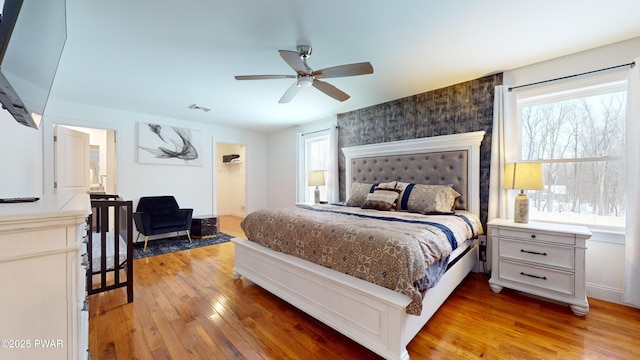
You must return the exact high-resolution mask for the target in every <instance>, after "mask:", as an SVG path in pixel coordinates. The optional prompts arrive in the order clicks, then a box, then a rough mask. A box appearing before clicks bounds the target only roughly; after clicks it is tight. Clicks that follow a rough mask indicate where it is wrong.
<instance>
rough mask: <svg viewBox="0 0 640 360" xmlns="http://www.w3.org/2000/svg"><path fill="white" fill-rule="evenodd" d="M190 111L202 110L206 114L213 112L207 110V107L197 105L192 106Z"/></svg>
mask: <svg viewBox="0 0 640 360" xmlns="http://www.w3.org/2000/svg"><path fill="white" fill-rule="evenodd" d="M189 109H191V110H202V111H204V112H209V111H211V109H209V108H206V107H204V106H200V105H196V104H193V105H190V106H189Z"/></svg>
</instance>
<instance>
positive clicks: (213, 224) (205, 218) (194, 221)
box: [190, 215, 218, 239]
mask: <svg viewBox="0 0 640 360" xmlns="http://www.w3.org/2000/svg"><path fill="white" fill-rule="evenodd" d="M190 233H191V237H192V238H194V239H208V238H212V237H216V236H217V235H218V217H217V216H215V215H194V216H193V217H192V218H191V230H190Z"/></svg>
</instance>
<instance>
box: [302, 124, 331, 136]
mask: <svg viewBox="0 0 640 360" xmlns="http://www.w3.org/2000/svg"><path fill="white" fill-rule="evenodd" d="M336 129H338V127H337V126H336ZM328 130H331V128H326V129H320V130H316V131H311V132H308V133H302V134H300V136H305V135H311V134H315V133H319V132H322V131H328Z"/></svg>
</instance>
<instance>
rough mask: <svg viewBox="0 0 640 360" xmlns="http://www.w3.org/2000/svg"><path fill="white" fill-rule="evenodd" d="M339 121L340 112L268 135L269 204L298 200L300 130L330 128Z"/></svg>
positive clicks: (288, 204)
mask: <svg viewBox="0 0 640 360" xmlns="http://www.w3.org/2000/svg"><path fill="white" fill-rule="evenodd" d="M336 124H337V116H331V117H328V118H325V119H321V120H317V121H313V122H309V123H306V124H302V125H299V126H294V127H290V128H287V129H284V130H281V131H278V132H274V133H271V134H269V135H268V137H267V143H268V148H269V172H268V174H267V193H268V194H267V205H268V207H270V208H275V207H285V206H292V205H294V204H295V203H296V202H297V186H298V181H299V179H298V178H297V177H298V173H297V169H298V161H299V159H298V134H299V133H307V132H313V131H317V130H324V129H328V128H331V127H335V126H336Z"/></svg>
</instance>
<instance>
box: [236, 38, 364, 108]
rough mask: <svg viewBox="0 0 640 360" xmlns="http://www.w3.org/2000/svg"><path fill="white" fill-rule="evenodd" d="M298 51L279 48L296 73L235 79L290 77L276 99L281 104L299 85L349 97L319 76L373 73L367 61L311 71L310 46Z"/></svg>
mask: <svg viewBox="0 0 640 360" xmlns="http://www.w3.org/2000/svg"><path fill="white" fill-rule="evenodd" d="M297 49H298V51H297V52H295V51H290V50H279V52H280V56H281V57H282V59H283V60H284V61H285V62H286V63H287V64H288V65H289V66H290V67H291V68H292V69H293V70H295V72H296V75H237V76H236V77H235V78H236V80H266V79H290V78H295V79H296V82H295V83H293V85H291V87H289V89H287V91H285V93H284V95H282V97H281V98H280V100H279V101H278V102H279V103H281V104H285V103H288V102H289V101H291V99H293V97H294V96H295V95H296V94H297V93H298V90H299V89H300V88H301V87H309V86H313V87H314V88H316V89H318V90H320V91H322V92H323V93H325V94H326V95H329V96H331V97H332V98H334V99H336V100H338V101H345V100H347V99H349V97H350V96H349V95H348V94H346V93H345V92H343V91H342V90H340V89H338V88H336V87H335V86H333V85H331V84H329V83H327V82H324V81H321V80H319V79H320V78H322V79H326V78H337V77H344V76H356V75H367V74H373V66H371V63H369V62H362V63H354V64H346V65H338V66H333V67H329V68H325V69H321V70H316V71H313V70H312V69H311V68H310V67H309V65H308V64H307V58H308V57H309V56H311V50H312V49H311V46H309V45H298V47H297Z"/></svg>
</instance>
